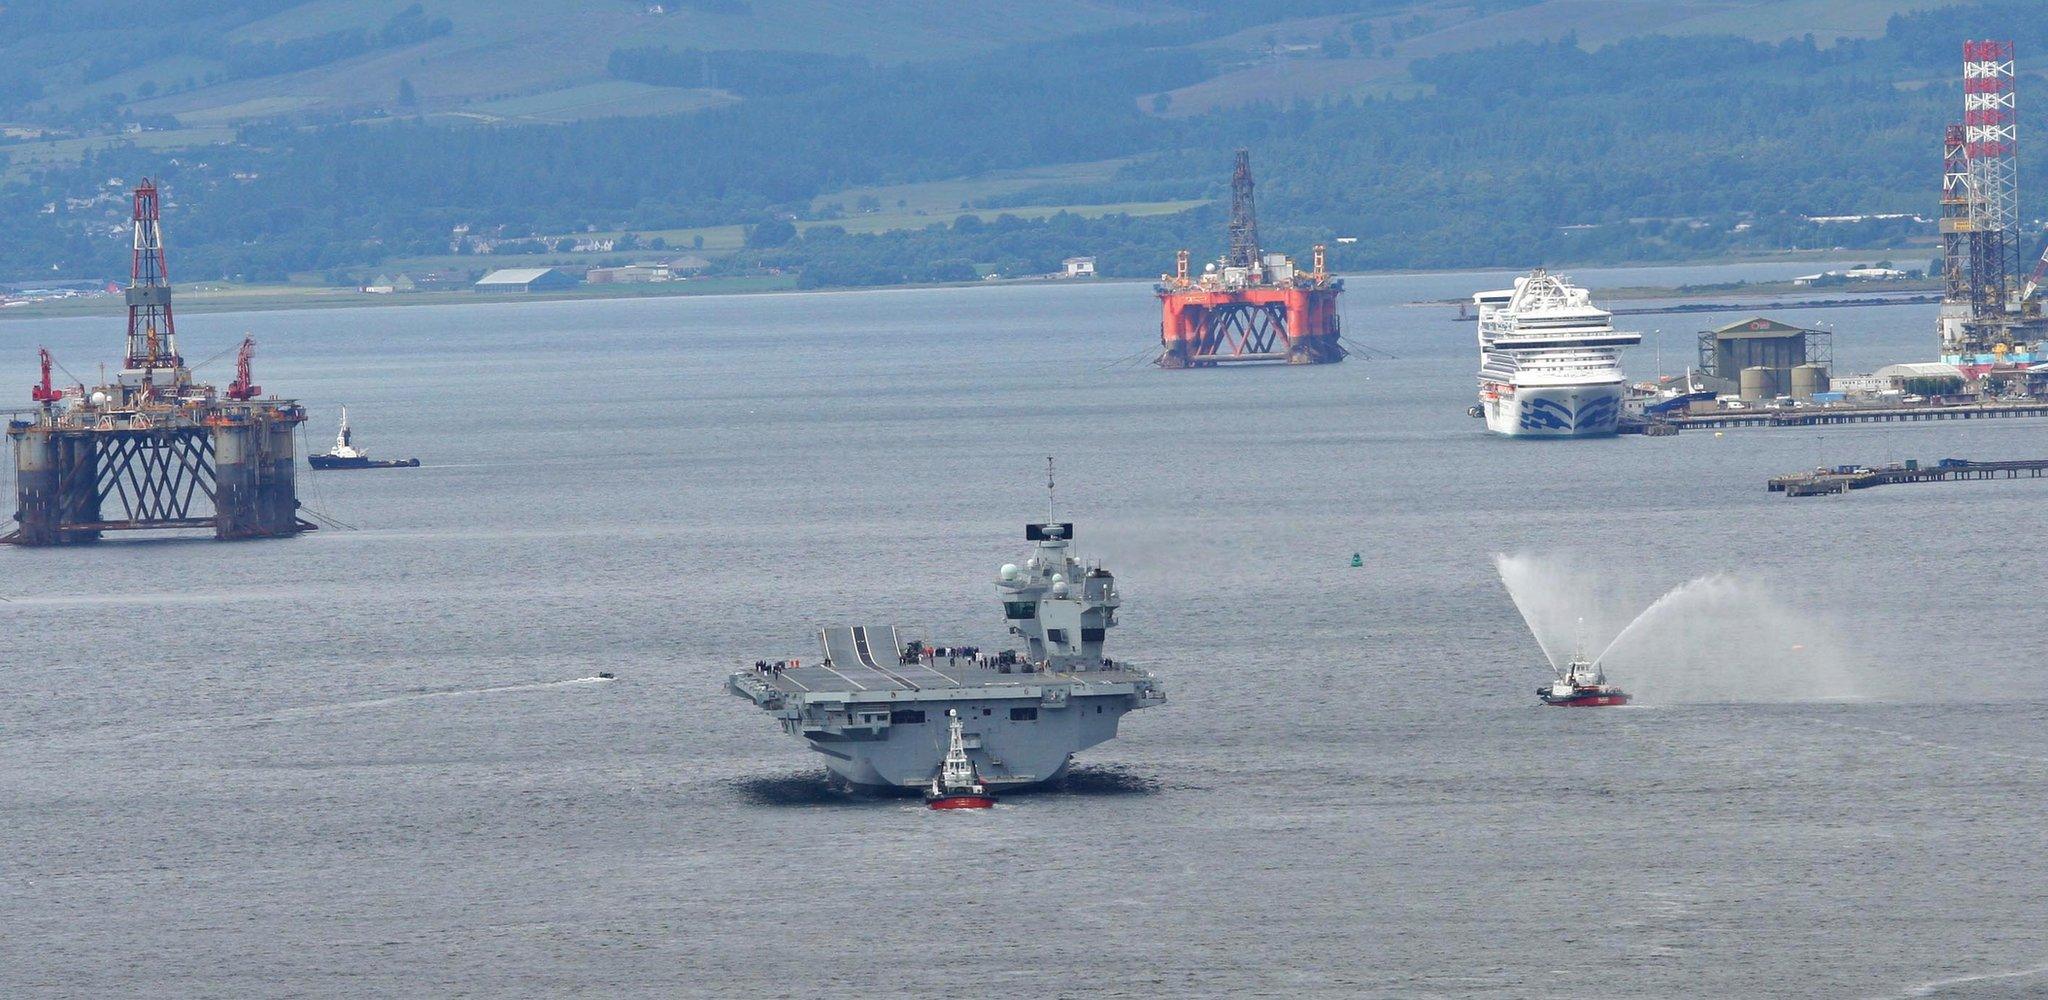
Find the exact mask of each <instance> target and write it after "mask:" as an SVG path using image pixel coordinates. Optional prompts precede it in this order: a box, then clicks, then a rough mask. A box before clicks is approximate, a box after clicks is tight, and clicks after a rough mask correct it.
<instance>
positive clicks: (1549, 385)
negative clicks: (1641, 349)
mask: <svg viewBox="0 0 2048 1000" xmlns="http://www.w3.org/2000/svg"><path fill="white" fill-rule="evenodd" d="M1472 301H1473V303H1474V304H1475V305H1477V306H1478V309H1479V406H1478V407H1477V409H1478V410H1479V415H1481V416H1484V417H1485V418H1486V428H1487V430H1490V431H1492V432H1494V433H1496V434H1502V435H1506V436H1508V437H1598V436H1604V435H1610V434H1613V433H1615V430H1616V428H1617V427H1618V426H1619V423H1620V418H1621V403H1622V397H1623V396H1624V395H1625V394H1626V392H1627V384H1626V379H1625V378H1624V376H1623V375H1622V371H1621V348H1623V347H1629V346H1633V345H1635V344H1639V343H1642V339H1643V338H1642V335H1641V334H1638V333H1629V332H1623V331H1617V330H1615V329H1614V323H1613V318H1614V317H1613V314H1612V313H1610V312H1608V311H1607V310H1605V309H1601V308H1599V307H1597V306H1595V305H1593V303H1592V297H1591V295H1590V294H1589V293H1588V292H1587V291H1586V290H1585V289H1583V288H1580V287H1578V286H1576V285H1574V284H1572V283H1571V282H1570V280H1568V279H1566V278H1564V277H1561V276H1559V275H1554V274H1550V273H1548V272H1546V271H1544V270H1543V269H1542V268H1537V269H1536V270H1534V271H1531V272H1529V273H1528V274H1526V275H1523V276H1522V277H1519V278H1516V279H1515V286H1514V287H1513V288H1509V289H1501V290H1498V291H1490V292H1479V293H1478V294H1475V295H1473V296H1472Z"/></svg>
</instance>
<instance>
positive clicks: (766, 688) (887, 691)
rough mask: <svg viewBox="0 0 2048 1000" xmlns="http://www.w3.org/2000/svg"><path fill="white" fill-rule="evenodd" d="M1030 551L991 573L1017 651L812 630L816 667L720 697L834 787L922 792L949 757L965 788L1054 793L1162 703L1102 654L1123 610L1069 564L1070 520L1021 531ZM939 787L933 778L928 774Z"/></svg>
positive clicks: (1156, 690) (752, 674)
mask: <svg viewBox="0 0 2048 1000" xmlns="http://www.w3.org/2000/svg"><path fill="white" fill-rule="evenodd" d="M1024 537H1025V540H1026V541H1029V542H1030V543H1032V551H1031V554H1030V556H1029V557H1028V558H1026V559H1025V561H1024V562H1023V564H1022V565H1018V564H1010V565H1006V566H1004V567H1002V569H1001V571H1000V572H999V573H998V574H997V577H996V580H995V586H996V596H997V597H998V599H999V600H1000V601H1001V603H1002V608H1003V618H1004V620H1005V621H1006V622H1007V623H1008V625H1009V632H1010V634H1011V635H1013V636H1015V637H1017V638H1018V639H1021V640H1022V648H1018V649H1007V650H1002V651H999V652H988V651H984V650H983V649H982V648H980V647H979V646H961V645H936V644H934V643H932V642H930V641H928V640H926V639H924V638H921V637H918V638H913V637H912V636H911V635H910V634H908V632H909V630H900V629H898V628H897V627H896V626H894V625H856V626H836V627H831V628H823V629H820V630H819V631H818V633H817V634H818V644H819V653H820V654H821V655H820V658H819V659H818V660H801V661H800V660H794V659H785V660H774V661H769V660H756V661H754V663H753V665H752V667H751V668H749V669H746V670H742V671H740V672H738V673H735V674H733V675H732V676H731V677H730V678H729V679H728V680H727V681H726V690H727V691H729V692H730V693H732V694H734V695H737V696H739V697H741V698H745V699H747V700H748V701H751V702H753V703H754V704H755V705H756V706H758V707H759V708H761V709H762V710H763V711H766V712H768V713H769V714H771V715H773V716H774V717H775V719H776V721H777V722H778V723H780V725H781V727H782V731H783V732H784V733H787V734H789V735H790V736H794V737H796V738H798V739H800V740H802V741H804V744H805V746H807V747H808V748H809V749H810V750H811V751H812V752H814V753H816V754H817V755H818V756H819V757H820V758H822V759H823V761H824V764H825V767H826V768H827V769H829V770H830V772H831V773H832V775H833V776H834V778H835V780H836V782H837V783H842V784H844V785H847V786H850V787H853V788H857V789H864V790H872V791H895V792H914V791H918V790H923V789H925V788H927V787H928V786H929V785H930V784H931V782H932V780H933V774H934V773H936V772H938V771H939V769H940V768H941V767H942V765H943V764H944V763H945V758H946V757H947V755H948V754H949V753H950V752H951V750H952V748H953V745H954V744H955V742H956V741H955V740H953V739H952V738H951V733H952V731H953V730H955V728H956V727H957V730H958V740H957V745H958V747H959V749H960V752H961V753H962V754H963V755H964V756H965V757H966V758H967V760H968V761H969V762H970V763H971V766H972V769H973V771H972V773H973V775H974V779H975V781H976V782H978V783H980V784H981V785H983V786H984V787H985V788H986V789H988V790H991V791H994V790H1008V789H1013V788H1020V787H1027V786H1031V785H1038V784H1043V783H1046V782H1050V781H1054V780H1056V779H1058V778H1059V777H1060V776H1061V775H1063V774H1064V773H1065V772H1066V770H1067V768H1068V766H1069V765H1070V764H1071V763H1072V761H1073V758H1074V755H1075V754H1076V753H1078V752H1079V751H1081V750H1084V749H1086V748H1088V747H1091V746H1094V745H1096V744H1098V743H1102V742H1104V741H1106V740H1110V739H1113V738H1115V736H1116V733H1117V723H1118V721H1119V720H1121V719H1122V718H1123V716H1124V715H1125V714H1127V713H1129V712H1133V711H1136V710H1138V709H1141V708H1150V707H1152V706H1155V705H1160V704H1163V703H1164V702H1165V701H1166V693H1165V690H1164V689H1163V688H1162V687H1161V686H1160V684H1159V682H1158V681H1157V680H1155V679H1154V678H1153V676H1152V675H1151V674H1150V673H1149V672H1147V671H1145V670H1143V669H1141V668H1139V667H1137V666H1135V665H1133V664H1131V663H1127V662H1125V661H1123V660H1117V659H1112V658H1110V657H1108V656H1106V655H1104V653H1103V643H1104V641H1105V639H1106V638H1107V636H1108V632H1109V630H1110V629H1112V628H1114V627H1115V626H1116V624H1117V611H1118V609H1119V608H1120V607H1121V605H1122V603H1123V598H1122V595H1121V594H1120V593H1118V591H1117V582H1116V578H1115V577H1114V576H1113V575H1111V573H1110V572H1109V570H1107V569H1104V568H1103V567H1102V566H1101V565H1100V564H1090V563H1083V562H1082V561H1081V560H1079V559H1076V558H1074V556H1073V554H1072V553H1071V552H1070V551H1069V546H1070V544H1071V542H1072V539H1073V537H1074V526H1073V524H1072V523H1071V522H1054V521H1047V522H1043V523H1035V524H1027V525H1025V527H1024ZM941 777H943V775H941Z"/></svg>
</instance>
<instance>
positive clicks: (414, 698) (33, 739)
mask: <svg viewBox="0 0 2048 1000" xmlns="http://www.w3.org/2000/svg"><path fill="white" fill-rule="evenodd" d="M612 681H613V678H610V677H604V676H591V677H572V678H569V679H567V680H559V681H533V682H529V683H525V684H500V685H495V686H491V687H472V688H448V689H445V690H437V691H413V692H408V693H406V694H397V695H390V696H388V697H384V698H366V699H362V700H360V701H343V702H335V703H332V704H326V705H301V706H297V707H293V708H279V709H272V710H269V711H263V712H242V713H237V714H234V715H223V716H215V717H213V718H206V719H191V720H187V721H183V722H175V723H172V724H170V725H166V726H159V727H157V728H153V729H147V730H141V731H131V732H122V731H119V728H118V727H103V728H99V729H93V730H85V731H79V730H72V731H69V732H58V733H47V734H43V735H40V736H33V735H27V734H24V735H23V736H21V737H19V738H16V739H9V740H6V741H4V744H6V745H21V744H31V743H59V744H69V745H77V744H84V745H94V744H120V743H135V742H141V741H147V740H158V739H175V738H177V737H181V736H190V735H193V734H195V733H205V732H213V731H217V730H224V729H253V728H257V727H260V726H266V725H272V724H276V723H282V722H291V721H295V720H300V719H315V718H321V717H323V716H335V715H348V714H351V713H354V712H360V711H365V710H371V709H378V708H387V707H390V706H393V705H404V704H408V703H413V702H422V701H433V700H439V699H447V698H466V697H481V696H484V695H493V694H516V693H520V692H528V691H549V690H556V689H561V688H572V687H584V686H588V685H593V684H609V683H611V682H612ZM110 729H111V730H112V731H109V730H110Z"/></svg>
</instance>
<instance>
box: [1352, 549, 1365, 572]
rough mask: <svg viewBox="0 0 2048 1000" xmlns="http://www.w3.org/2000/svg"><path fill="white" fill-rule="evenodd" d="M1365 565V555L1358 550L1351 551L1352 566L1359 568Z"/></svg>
mask: <svg viewBox="0 0 2048 1000" xmlns="http://www.w3.org/2000/svg"><path fill="white" fill-rule="evenodd" d="M1363 565H1365V557H1364V556H1362V555H1360V554H1358V553H1356V552H1353V553H1351V568H1352V569H1357V568H1358V567H1360V566H1363Z"/></svg>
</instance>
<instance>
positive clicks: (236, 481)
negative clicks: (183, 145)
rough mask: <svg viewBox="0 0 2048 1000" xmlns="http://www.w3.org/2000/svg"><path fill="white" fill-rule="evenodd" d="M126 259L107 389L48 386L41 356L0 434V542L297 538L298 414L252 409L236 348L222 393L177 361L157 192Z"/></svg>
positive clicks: (147, 187)
mask: <svg viewBox="0 0 2048 1000" xmlns="http://www.w3.org/2000/svg"><path fill="white" fill-rule="evenodd" d="M134 219H135V230H134V232H135V240H134V257H133V261H132V267H131V270H130V274H129V284H128V288H127V291H126V295H127V299H128V355H127V358H126V359H125V361H124V362H123V364H122V367H121V371H120V374H119V375H117V376H116V377H115V378H114V379H113V380H112V381H110V382H107V383H106V384H104V385H101V386H98V387H96V388H93V389H91V390H87V389H86V388H85V387H84V385H83V384H74V385H72V386H69V387H66V388H58V387H57V386H56V385H54V384H52V382H51V367H52V365H53V363H54V360H53V359H52V357H51V356H50V352H49V350H48V349H44V350H43V351H42V358H41V360H42V381H41V382H39V383H37V384H36V386H35V387H34V389H32V390H31V392H30V398H31V399H33V400H34V402H35V403H36V407H37V408H36V409H35V410H34V411H32V412H31V413H30V414H29V415H28V416H26V417H17V418H15V419H11V420H9V421H8V423H7V443H8V445H9V446H10V450H11V451H12V452H13V453H14V471H15V498H16V501H17V503H18V505H19V506H18V508H17V510H16V511H15V514H14V520H15V527H14V530H13V531H11V532H10V533H8V534H7V535H5V536H4V537H0V542H8V543H12V544H15V545H66V544H72V543H78V542H91V541H97V540H99V538H100V536H101V535H102V533H104V532H109V531H136V530H151V529H194V528H202V529H203V528H211V529H213V533H214V537H216V538H266V537H276V536H281V535H295V534H298V533H299V532H301V531H309V530H311V529H312V528H313V525H312V524H311V523H309V522H307V521H303V520H301V519H300V518H299V516H298V506H299V503H298V492H297V488H296V485H295V483H294V480H293V472H294V470H293V461H294V455H293V451H292V433H293V431H295V430H296V429H297V428H298V426H299V425H300V424H302V423H304V422H305V420H306V411H305V410H304V409H302V408H301V407H300V406H299V404H298V403H297V402H295V401H293V400H289V399H278V398H277V397H275V396H273V397H270V398H268V399H261V398H258V397H260V396H261V395H262V393H263V390H262V389H261V388H260V387H258V386H257V385H255V384H254V382H253V381H252V379H251V377H250V373H249V361H250V357H251V355H252V354H253V352H254V349H255V341H253V340H251V339H248V338H244V339H243V341H242V345H241V349H240V351H239V353H238V354H237V356H236V359H235V381H234V382H233V383H232V384H230V385H229V386H228V388H227V390H226V391H225V392H220V391H217V390H216V389H215V388H214V387H213V386H211V385H206V384H203V383H200V382H196V381H194V380H193V378H192V371H191V369H189V368H187V367H186V366H185V359H184V357H183V356H182V355H180V354H179V353H178V335H177V327H176V325H175V323H174V322H173V320H172V316H171V285H170V276H169V274H168V272H167V271H166V269H165V266H164V245H163V230H162V226H161V224H160V206H159V202H158V197H157V188H156V184H155V183H154V182H152V181H149V180H144V181H143V182H142V183H141V185H140V186H138V187H136V189H135V216H134Z"/></svg>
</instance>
